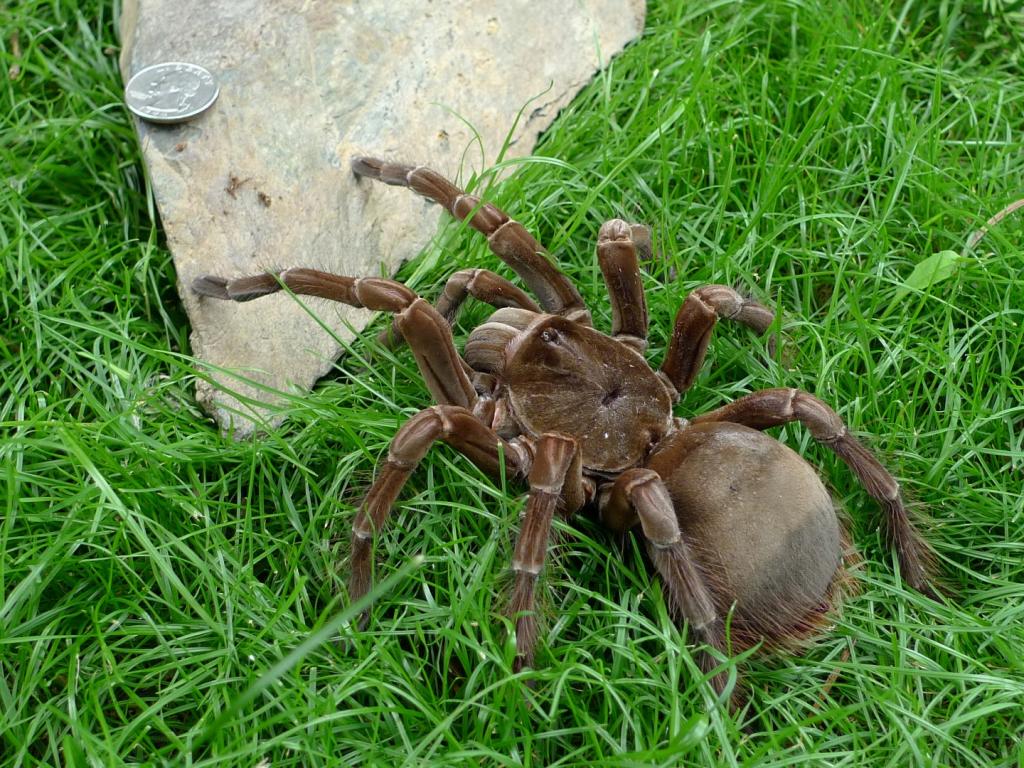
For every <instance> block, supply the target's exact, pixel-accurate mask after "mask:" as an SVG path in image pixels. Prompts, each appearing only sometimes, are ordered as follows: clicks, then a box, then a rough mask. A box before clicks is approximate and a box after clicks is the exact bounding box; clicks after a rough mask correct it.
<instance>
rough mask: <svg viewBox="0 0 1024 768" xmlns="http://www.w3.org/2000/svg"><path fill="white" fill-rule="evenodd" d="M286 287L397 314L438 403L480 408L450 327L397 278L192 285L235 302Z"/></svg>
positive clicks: (303, 274) (288, 277) (289, 275)
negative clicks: (477, 405)
mask: <svg viewBox="0 0 1024 768" xmlns="http://www.w3.org/2000/svg"><path fill="white" fill-rule="evenodd" d="M282 287H287V288H288V290H290V291H292V292H293V293H296V294H299V295H303V296H318V297H320V298H324V299H330V300H331V301H337V302H340V303H342V304H348V305H349V306H351V307H365V308H366V309H373V310H378V311H382V312H393V313H395V315H396V318H395V321H396V323H397V325H398V328H399V330H401V332H402V335H403V336H404V337H405V338H406V340H407V341H408V342H409V346H410V348H411V349H412V353H413V356H414V357H415V358H416V364H417V365H418V366H419V369H420V373H421V374H422V375H423V380H424V382H425V383H426V385H427V389H429V390H430V394H431V395H433V397H434V400H435V401H436V402H438V403H441V404H443V405H459V406H462V407H464V408H472V407H473V406H474V405H476V403H477V395H476V391H475V390H474V389H473V384H472V383H471V382H470V379H469V375H468V373H467V371H468V370H469V368H468V366H467V365H466V363H465V362H464V361H463V360H462V358H461V357H459V353H458V352H456V351H455V344H454V342H453V341H452V332H451V328H450V327H449V325H448V323H447V322H446V321H445V319H444V318H443V317H441V315H439V314H438V312H437V310H436V309H434V308H433V307H432V306H431V305H430V304H429V303H428V302H426V301H424V300H423V299H421V298H420V297H419V296H417V295H416V293H415V292H414V291H413V290H412V289H411V288H408V287H406V286H404V285H402V284H401V283H399V282H397V281H395V280H387V279H385V278H380V277H347V276H344V275H332V274H329V273H327V272H320V271H318V270H315V269H286V270H285V271H284V272H281V273H280V274H277V275H273V274H262V275H253V276H251V277H239V278H234V279H228V278H223V277H216V276H213V275H204V276H202V277H199V278H197V279H196V280H195V281H193V283H192V290H193V291H195V292H196V293H198V294H199V295H201V296H207V297H210V298H214V299H224V300H230V301H252V300H254V299H258V298H260V297H261V296H266V295H268V294H271V293H277V292H278V291H280V290H282Z"/></svg>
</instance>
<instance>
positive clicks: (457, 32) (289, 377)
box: [121, 0, 645, 437]
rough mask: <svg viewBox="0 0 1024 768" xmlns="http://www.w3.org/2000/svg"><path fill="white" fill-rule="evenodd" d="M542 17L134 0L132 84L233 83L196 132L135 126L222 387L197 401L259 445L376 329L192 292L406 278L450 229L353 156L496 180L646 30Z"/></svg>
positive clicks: (563, 13) (183, 288)
mask: <svg viewBox="0 0 1024 768" xmlns="http://www.w3.org/2000/svg"><path fill="white" fill-rule="evenodd" d="M537 7H538V6H537V5H536V4H535V3H531V2H526V0H521V1H520V2H507V3H500V4H491V3H475V2H470V1H469V0H456V1H455V2H448V3H395V2H388V1H384V0H365V1H361V2H359V3H309V2H305V0H278V2H274V3H265V2H259V1H258V0H234V1H233V2H231V3H207V2H199V1H198V0H188V1H187V2H182V0H125V2H124V5H123V12H122V18H121V34H122V40H123V42H124V48H123V51H122V54H121V70H122V74H123V75H124V77H125V80H126V81H127V79H128V78H129V77H130V76H131V75H132V74H134V73H135V72H137V71H138V70H140V69H142V68H143V67H145V66H147V65H149V64H154V63H158V62H161V61H186V62H192V63H195V64H199V65H202V66H204V67H206V68H207V69H208V70H210V71H211V72H212V73H213V74H214V76H215V77H216V78H217V80H218V81H219V83H220V88H221V92H220V98H219V99H218V101H217V102H216V103H215V104H214V105H213V107H212V108H211V109H210V110H209V111H208V112H206V113H204V114H203V115H201V116H200V117H198V118H196V119H195V120H193V121H192V122H188V123H184V124H181V125H175V126H164V125H151V124H148V123H144V122H141V121H137V122H136V125H137V128H138V132H139V136H140V139H141V144H142V149H143V155H144V157H145V161H146V164H147V166H148V170H149V174H150V178H151V181H152V185H153V189H154V192H155V195H156V201H157V205H158V207H159V211H160V216H161V219H162V221H163V227H164V232H165V233H166V236H167V244H168V247H169V248H170V250H171V252H172V254H173V256H174V264H175V267H176V269H177V274H178V280H179V292H180V293H181V296H182V301H183V303H184V306H185V309H186V311H187V312H188V316H189V319H190V320H191V322H192V329H193V330H192V351H193V354H194V355H195V356H196V358H197V359H198V360H200V361H202V363H203V364H204V369H205V371H206V372H208V374H209V377H210V380H209V381H200V383H199V384H198V385H197V397H198V399H199V402H200V403H202V405H203V406H204V407H205V408H206V409H207V410H208V411H209V412H210V413H211V414H212V415H213V416H214V417H215V418H216V419H217V421H218V422H219V423H220V425H221V426H222V427H223V428H224V429H225V430H231V431H233V432H234V434H235V435H236V436H238V437H242V436H245V435H248V434H250V433H251V432H252V430H253V428H254V426H255V425H257V424H261V423H262V424H266V423H267V418H268V415H269V414H272V413H273V409H270V410H268V409H267V408H266V407H264V406H265V405H267V404H274V403H279V402H280V401H281V400H282V398H283V397H284V394H283V393H296V392H299V393H301V392H303V391H308V389H309V388H310V387H312V386H313V383H314V382H315V381H316V380H317V379H318V378H319V377H321V376H322V375H324V374H325V373H326V372H327V371H328V370H329V369H330V367H331V366H332V364H333V362H334V361H335V360H336V359H337V357H338V356H339V355H340V353H341V351H342V341H345V340H348V339H350V338H351V337H352V336H353V333H354V332H357V331H358V330H359V329H361V328H363V327H364V326H365V324H366V323H367V322H368V321H369V319H370V317H371V315H370V313H368V312H366V311H365V310H357V309H352V308H349V307H343V306H341V305H337V304H330V303H328V302H325V301H323V300H319V299H312V300H309V301H308V302H306V304H307V307H308V309H307V308H304V307H303V306H302V304H300V303H299V302H298V301H296V299H294V298H293V297H290V296H288V295H287V294H277V295H274V296H270V297H267V298H264V299H261V300H259V301H254V302H251V303H248V304H232V303H230V302H220V301H216V300H210V299H199V298H198V297H197V296H195V295H194V294H193V293H192V292H191V291H190V290H189V289H188V286H189V285H190V284H191V282H192V280H193V279H194V278H196V277H197V276H199V275H201V274H207V273H212V274H217V275H223V276H238V275H246V274H253V273H257V272H261V271H266V270H279V269H283V268H286V267H292V266H309V267H315V268H318V269H323V270H327V271H330V272H335V273H339V274H348V275H381V274H388V275H390V274H394V272H395V270H396V269H397V268H398V267H399V265H400V264H401V263H402V262H403V261H405V260H407V259H410V258H412V257H414V256H416V255H417V253H419V252H420V251H421V250H422V249H423V248H424V246H425V245H426V244H427V243H428V242H429V241H430V239H431V238H432V237H433V235H434V234H435V233H436V231H437V225H438V217H439V216H440V214H441V210H440V208H439V207H437V206H433V205H429V204H427V203H426V202H424V201H423V200H422V199H420V198H419V197H418V196H416V195H415V194H413V193H411V192H409V191H408V190H400V189H393V188H389V187H385V186H384V185H380V184H375V183H371V182H368V181H363V182H358V181H357V179H356V178H355V176H354V175H353V174H352V172H351V171H350V169H349V160H350V158H351V157H352V156H353V155H357V154H367V155H375V156H380V157H384V158H387V159H390V160H396V161H403V162H412V163H417V164H425V165H430V166H431V167H433V168H435V169H437V170H439V171H441V172H442V173H444V174H445V175H447V176H449V178H453V179H455V178H468V176H469V174H471V173H472V172H474V171H479V170H481V169H482V167H481V166H482V163H481V161H480V159H479V158H480V156H481V151H480V147H481V146H482V147H483V150H484V151H485V152H486V157H485V160H484V162H486V163H489V162H493V161H494V159H495V157H496V155H497V153H498V151H499V150H500V148H501V147H502V145H503V144H504V143H505V141H506V138H509V134H510V132H511V136H510V138H511V145H510V147H509V149H508V151H507V156H511V157H515V156H523V155H527V154H529V152H530V151H531V150H532V148H533V146H534V144H535V142H536V139H537V137H538V135H539V134H540V132H541V131H543V130H544V129H545V128H546V127H547V126H548V125H549V124H550V123H551V121H552V120H553V119H554V118H555V116H556V114H557V113H558V111H559V110H560V109H561V108H562V107H564V106H565V105H566V104H567V103H568V102H569V101H570V99H571V98H572V97H573V96H574V95H575V94H576V93H577V92H578V91H579V90H580V88H582V87H583V86H584V85H585V84H586V83H587V82H589V81H590V79H591V78H592V77H593V75H594V73H595V72H596V71H597V69H598V67H599V66H600V65H601V64H602V63H603V62H605V61H607V60H608V58H610V57H611V56H613V55H614V54H616V53H617V52H619V51H620V50H621V49H622V48H623V47H624V46H625V45H626V44H627V43H628V42H629V41H630V40H632V39H633V38H634V37H636V36H637V35H639V34H640V32H641V30H642V29H643V19H644V12H645V6H644V2H643V0H557V1H556V2H551V3H545V4H544V12H543V13H539V12H538V11H537ZM524 106H525V107H526V108H525V111H524V112H523V114H522V117H521V118H520V119H519V121H518V123H516V117H517V114H518V113H519V112H520V110H523V108H524ZM463 120H465V121H468V122H469V123H470V124H471V125H472V129H470V128H469V127H467V125H466V123H465V122H463ZM474 132H475V134H474ZM476 134H478V137H477V135H476ZM311 312H312V313H315V315H316V316H315V317H314V316H313V314H311ZM321 323H322V324H323V325H321ZM325 327H326V328H327V329H328V330H325ZM271 421H273V419H271Z"/></svg>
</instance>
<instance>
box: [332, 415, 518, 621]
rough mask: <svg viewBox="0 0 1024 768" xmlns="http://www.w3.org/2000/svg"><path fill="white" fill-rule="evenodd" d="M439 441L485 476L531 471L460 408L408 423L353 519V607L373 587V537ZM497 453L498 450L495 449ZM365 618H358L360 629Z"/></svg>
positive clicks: (515, 446)
mask: <svg viewBox="0 0 1024 768" xmlns="http://www.w3.org/2000/svg"><path fill="white" fill-rule="evenodd" d="M438 440H441V441H444V442H446V443H448V444H449V445H451V446H452V447H453V448H455V449H456V450H458V451H459V452H460V453H462V454H463V455H464V456H466V457H467V458H468V459H469V460H470V461H472V462H473V463H474V464H476V465H477V466H478V467H480V469H482V470H483V471H484V472H487V473H488V474H490V475H492V476H498V475H499V474H500V472H501V461H502V459H503V460H504V464H505V469H506V472H507V473H508V475H509V477H521V476H523V475H525V474H526V472H527V471H528V470H529V466H530V455H529V452H528V451H527V450H526V449H525V448H523V447H522V446H520V445H518V444H516V443H509V442H507V441H505V440H502V439H501V438H500V437H498V435H497V434H496V433H495V432H494V431H493V430H492V429H490V428H488V427H486V426H484V424H482V423H481V422H480V421H479V420H478V419H477V418H476V417H474V416H473V414H472V413H470V412H469V411H468V410H466V409H465V408H460V407H457V406H448V405H436V406H434V407H433V408H428V409H426V410H424V411H420V412H419V413H417V414H416V415H415V416H413V417H412V418H410V419H409V420H408V421H407V422H405V424H403V425H402V427H401V428H400V429H399V430H398V432H397V433H396V434H395V437H394V439H392V441H391V447H390V449H389V450H388V458H387V461H385V463H384V466H383V467H381V468H380V470H379V471H378V473H377V477H376V478H375V479H374V481H373V485H372V486H371V487H370V490H369V491H368V492H367V494H366V498H365V499H364V500H363V503H362V504H361V505H360V507H359V511H358V512H357V513H356V517H355V521H354V522H353V524H352V560H351V568H352V573H351V577H350V580H349V589H348V591H349V597H350V598H351V599H352V600H353V601H355V600H358V599H359V598H360V597H362V596H363V595H365V594H366V593H367V592H369V591H370V587H371V585H372V582H373V537H374V535H375V534H376V533H378V532H380V531H381V530H383V528H384V526H385V524H386V523H387V521H388V518H389V517H390V515H391V508H392V506H394V503H395V499H397V498H398V494H399V493H400V492H401V490H402V487H403V486H404V485H405V482H406V480H408V479H409V476H410V475H411V474H412V473H413V470H415V469H416V465H417V464H419V462H420V461H421V460H422V459H423V457H424V456H425V455H426V454H427V451H428V450H430V448H431V446H433V445H434V443H436V442H437V441H438ZM499 447H500V448H499ZM367 617H368V613H367V614H364V615H363V617H362V622H363V623H365V621H366V619H367Z"/></svg>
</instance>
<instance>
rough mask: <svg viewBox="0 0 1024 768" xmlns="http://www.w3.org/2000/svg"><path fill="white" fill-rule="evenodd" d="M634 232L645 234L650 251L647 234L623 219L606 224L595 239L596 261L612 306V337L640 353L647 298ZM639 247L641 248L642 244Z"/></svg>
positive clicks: (644, 341)
mask: <svg viewBox="0 0 1024 768" xmlns="http://www.w3.org/2000/svg"><path fill="white" fill-rule="evenodd" d="M636 232H643V233H646V235H647V241H646V247H648V248H649V247H650V233H649V232H647V231H646V230H645V229H644V228H642V227H637V226H636V225H629V224H627V223H626V222H624V221H623V220H622V219H612V220H611V221H607V222H605V223H604V224H603V225H601V230H600V232H599V233H598V236H597V260H598V263H599V264H600V265H601V273H602V274H603V275H604V282H605V285H606V286H608V298H609V299H610V301H611V305H612V336H614V337H615V338H617V339H618V340H619V341H621V342H623V343H624V344H628V345H629V346H631V347H632V348H633V349H635V350H637V351H638V352H641V353H642V352H643V351H644V350H645V349H646V348H647V297H646V296H644V287H643V284H642V283H641V282H640V266H639V264H638V261H637V250H638V243H637V241H636V238H635V233H636ZM639 245H640V246H641V247H644V242H643V241H642V240H641V242H640V244H639Z"/></svg>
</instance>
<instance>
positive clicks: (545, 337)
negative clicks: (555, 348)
mask: <svg viewBox="0 0 1024 768" xmlns="http://www.w3.org/2000/svg"><path fill="white" fill-rule="evenodd" d="M540 338H541V341H546V342H547V343H548V344H552V343H554V342H555V341H558V331H556V330H555V329H554V328H545V329H544V330H543V331H541V334H540Z"/></svg>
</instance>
